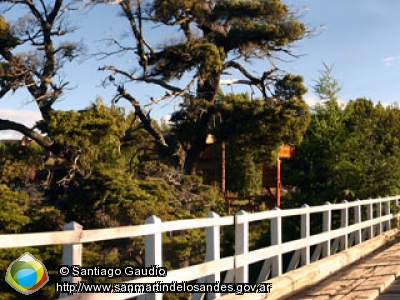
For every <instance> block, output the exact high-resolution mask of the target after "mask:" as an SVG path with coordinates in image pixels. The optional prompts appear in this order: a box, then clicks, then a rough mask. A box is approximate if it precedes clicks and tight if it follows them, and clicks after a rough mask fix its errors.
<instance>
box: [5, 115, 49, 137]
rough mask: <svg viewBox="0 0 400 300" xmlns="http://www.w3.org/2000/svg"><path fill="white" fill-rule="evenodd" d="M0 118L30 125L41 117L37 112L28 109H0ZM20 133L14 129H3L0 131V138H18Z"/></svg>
mask: <svg viewBox="0 0 400 300" xmlns="http://www.w3.org/2000/svg"><path fill="white" fill-rule="evenodd" d="M0 119H5V120H10V121H14V122H17V123H21V124H24V125H25V126H27V127H32V126H33V125H35V123H36V122H37V121H39V120H41V119H42V116H41V115H40V113H39V112H36V111H30V110H11V109H3V110H0ZM21 137H22V135H21V134H20V133H18V132H16V131H12V130H4V131H0V139H20V138H21Z"/></svg>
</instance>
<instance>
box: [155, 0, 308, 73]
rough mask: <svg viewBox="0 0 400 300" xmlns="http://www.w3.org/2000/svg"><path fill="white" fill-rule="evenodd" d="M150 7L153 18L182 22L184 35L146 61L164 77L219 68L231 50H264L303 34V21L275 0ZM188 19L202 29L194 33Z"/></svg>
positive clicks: (185, 1) (247, 53)
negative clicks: (175, 43)
mask: <svg viewBox="0 0 400 300" xmlns="http://www.w3.org/2000/svg"><path fill="white" fill-rule="evenodd" d="M149 11H150V12H151V13H152V17H153V19H154V20H155V21H156V22H161V23H163V24H165V25H171V26H172V25H176V24H182V25H181V26H182V29H183V30H184V32H185V34H186V36H187V38H188V40H187V41H185V42H181V43H179V44H178V45H172V46H168V45H166V46H165V47H164V50H162V51H161V52H159V53H158V55H157V56H155V57H153V60H151V61H150V63H151V64H153V65H154V69H153V73H152V75H153V76H158V75H160V76H162V78H164V79H167V80H169V79H174V78H178V79H179V78H181V77H182V75H183V74H184V73H186V72H188V71H192V70H193V69H197V70H199V71H200V74H201V77H202V78H206V77H207V76H208V75H210V74H212V72H210V71H217V72H220V71H222V69H223V68H222V66H223V62H224V60H225V58H226V57H227V56H228V54H230V53H240V55H241V56H244V57H246V58H250V57H255V56H262V55H267V54H268V53H269V52H270V51H279V50H281V49H282V48H283V47H284V46H286V45H288V44H289V43H291V42H293V41H296V40H299V39H301V38H303V37H304V35H305V26H304V24H302V23H301V22H299V21H297V20H295V19H293V18H291V17H290V16H289V10H288V7H287V6H286V5H285V4H284V3H282V1H278V0H259V1H226V0H223V1H216V3H215V5H214V6H211V5H210V4H209V1H206V0H200V1H199V0H182V1H181V0H179V1H176V0H168V1H161V0H156V1H154V2H153V4H152V5H151V8H150V9H149ZM191 25H197V26H198V28H200V29H201V30H202V32H203V35H202V36H195V34H193V33H192V32H191V27H190V26H191ZM213 74H215V73H213Z"/></svg>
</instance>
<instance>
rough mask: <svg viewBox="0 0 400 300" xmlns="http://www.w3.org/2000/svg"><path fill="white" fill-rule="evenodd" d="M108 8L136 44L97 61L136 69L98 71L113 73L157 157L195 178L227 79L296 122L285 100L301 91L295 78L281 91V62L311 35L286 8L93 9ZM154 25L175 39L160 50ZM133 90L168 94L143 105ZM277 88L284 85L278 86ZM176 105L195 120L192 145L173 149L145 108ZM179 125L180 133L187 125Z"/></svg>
mask: <svg viewBox="0 0 400 300" xmlns="http://www.w3.org/2000/svg"><path fill="white" fill-rule="evenodd" d="M104 2H106V3H108V4H114V5H115V4H118V5H119V6H120V8H121V11H122V16H123V17H124V18H125V19H126V20H127V21H128V23H126V24H127V26H129V29H130V36H131V37H132V38H133V39H132V40H131V42H132V43H131V44H129V43H127V44H124V43H125V41H122V40H120V39H113V40H111V45H113V46H115V48H114V49H111V50H110V48H108V49H107V50H106V51H104V52H102V53H100V55H101V56H103V57H104V56H105V57H108V56H109V55H113V54H121V53H125V54H127V55H131V56H133V57H134V60H136V61H137V64H135V65H131V66H129V68H126V64H124V65H121V66H119V65H117V64H114V65H106V66H103V67H102V68H101V69H102V70H107V71H109V72H110V73H111V74H110V76H109V77H108V79H109V80H110V82H111V83H113V84H115V85H116V86H117V91H118V93H117V96H116V100H119V99H121V98H124V99H126V100H128V101H129V102H130V103H131V104H132V105H133V107H134V109H135V114H136V115H137V116H138V117H139V118H140V120H141V122H142V124H143V126H144V128H145V129H146V130H147V131H148V132H149V133H150V134H151V135H152V136H153V138H154V140H155V143H156V145H157V147H158V150H160V151H161V152H164V153H165V154H167V155H169V156H171V157H173V158H174V159H175V163H176V164H178V165H180V166H181V167H182V168H183V169H184V170H185V172H186V173H189V174H192V173H194V172H195V169H196V165H197V162H198V160H199V157H200V153H201V152H202V151H203V150H204V148H205V145H206V137H207V135H208V134H209V133H210V131H211V129H212V128H211V127H212V126H211V125H212V124H213V120H214V119H215V117H216V115H217V113H218V112H217V108H216V104H217V100H218V94H219V92H220V85H221V82H222V80H224V76H225V75H228V74H230V73H232V74H235V76H237V78H234V79H232V78H230V79H229V78H227V82H228V83H229V84H241V85H245V86H248V87H249V88H251V89H252V90H253V89H255V90H258V91H259V95H260V96H261V99H262V101H263V102H264V105H265V107H266V108H267V109H275V110H277V111H278V110H280V109H287V112H288V113H289V114H290V112H291V113H292V116H293V117H294V115H295V110H294V109H293V107H290V106H285V105H284V104H283V103H284V102H287V101H289V100H290V99H289V98H288V97H287V96H288V95H289V96H291V95H292V94H293V92H291V91H290V89H291V88H293V87H294V86H296V84H297V83H296V82H295V83H294V84H290V82H288V79H289V78H290V77H286V82H285V84H284V85H282V77H283V76H282V74H283V73H282V72H280V70H279V68H278V67H277V65H276V60H277V59H280V58H282V54H285V55H286V54H287V55H293V53H292V51H291V47H290V46H291V44H292V43H293V42H295V41H297V40H300V39H302V38H304V37H305V35H306V34H307V31H306V28H305V26H304V24H302V23H301V22H300V21H298V20H297V19H296V18H295V15H294V14H293V13H291V12H290V11H289V9H288V7H287V6H286V5H285V4H284V3H283V2H282V1H279V0H258V1H231V0H229V1H222V0H221V1H218V0H155V1H151V2H149V1H140V0H132V1H130V0H123V1H100V0H99V1H96V0H94V1H92V3H94V4H99V3H104ZM155 25H158V27H159V28H166V29H165V31H163V32H164V33H165V32H168V34H170V35H171V36H173V35H174V34H175V36H173V37H172V38H170V39H169V41H168V42H165V43H163V44H161V45H160V42H161V43H162V40H161V39H159V40H158V41H157V43H158V45H157V47H156V46H154V45H151V44H150V42H149V41H148V39H147V38H148V37H149V35H148V29H149V28H151V26H152V27H154V26H155ZM257 61H258V62H257ZM255 63H257V64H258V65H259V66H260V68H259V72H260V70H261V72H260V73H257V72H256V71H253V70H252V67H251V64H255ZM132 69H133V71H132ZM132 82H141V83H146V84H151V85H155V86H158V87H160V88H162V89H164V90H165V94H163V96H161V97H158V98H157V97H156V96H154V95H153V96H151V97H150V98H149V99H143V98H142V97H143V95H135V94H134V89H132V88H131V87H130V86H129V83H132ZM277 82H280V85H278V86H276V84H277ZM282 87H284V88H286V89H287V92H284V91H283V90H282ZM277 94H279V95H277ZM176 97H178V98H184V99H185V109H190V111H191V112H192V113H195V114H196V117H195V118H193V120H194V121H193V122H194V123H193V135H192V136H191V137H190V139H187V140H185V141H182V140H180V139H179V137H178V136H175V142H174V143H172V142H170V140H168V139H166V137H165V136H164V135H163V133H162V132H161V131H160V130H158V129H157V128H156V127H155V126H154V122H153V121H152V119H151V118H150V116H149V114H148V113H146V111H145V109H144V104H146V103H147V104H155V103H159V102H160V101H163V100H166V99H168V98H176ZM181 115H185V112H183V114H181ZM176 120H177V122H178V125H179V123H180V122H185V121H186V120H184V119H179V118H176ZM249 133H250V132H249ZM277 146H278V145H277Z"/></svg>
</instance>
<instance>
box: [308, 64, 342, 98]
mask: <svg viewBox="0 0 400 300" xmlns="http://www.w3.org/2000/svg"><path fill="white" fill-rule="evenodd" d="M323 64H324V69H323V70H321V71H320V72H319V73H320V78H319V79H318V80H316V81H315V86H314V92H315V93H316V94H317V95H318V96H319V98H320V99H321V100H331V101H336V100H337V95H338V93H339V92H340V90H341V88H340V85H339V82H338V81H337V80H336V79H335V78H334V77H333V76H332V71H333V66H330V67H329V66H328V65H326V64H325V63H323Z"/></svg>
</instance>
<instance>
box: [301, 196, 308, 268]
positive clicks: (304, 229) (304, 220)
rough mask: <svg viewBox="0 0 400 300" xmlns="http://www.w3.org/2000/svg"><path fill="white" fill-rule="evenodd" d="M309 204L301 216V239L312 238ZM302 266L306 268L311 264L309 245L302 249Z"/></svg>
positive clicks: (305, 206) (304, 206)
mask: <svg viewBox="0 0 400 300" xmlns="http://www.w3.org/2000/svg"><path fill="white" fill-rule="evenodd" d="M309 207H310V206H308V205H307V204H304V205H303V206H302V208H304V209H305V210H306V212H305V213H304V214H302V215H301V239H305V238H309V237H310V211H309ZM300 253H301V265H302V266H306V265H309V264H310V245H307V247H305V248H304V249H301V252H300Z"/></svg>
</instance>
